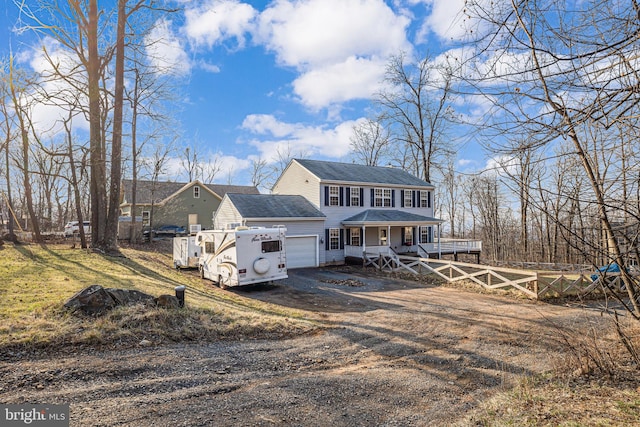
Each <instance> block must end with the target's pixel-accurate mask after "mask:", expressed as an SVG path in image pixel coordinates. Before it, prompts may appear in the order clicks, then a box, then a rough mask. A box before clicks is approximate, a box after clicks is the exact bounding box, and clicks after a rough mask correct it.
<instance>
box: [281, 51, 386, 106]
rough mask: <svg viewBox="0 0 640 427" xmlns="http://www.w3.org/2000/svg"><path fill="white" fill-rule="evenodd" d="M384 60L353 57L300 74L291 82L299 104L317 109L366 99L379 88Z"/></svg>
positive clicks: (382, 75)
mask: <svg viewBox="0 0 640 427" xmlns="http://www.w3.org/2000/svg"><path fill="white" fill-rule="evenodd" d="M385 64H386V62H385V61H381V60H379V59H364V58H355V57H353V56H351V57H349V58H347V59H346V61H344V62H340V63H335V64H331V65H328V66H326V67H320V68H316V69H313V70H310V71H308V72H306V73H303V74H302V75H301V76H300V77H298V78H297V79H296V80H295V81H294V82H293V90H294V93H295V94H296V95H297V96H298V97H299V98H300V100H301V102H302V103H303V104H304V105H306V106H308V107H310V108H312V109H319V108H322V107H325V106H327V105H331V104H334V103H341V102H345V101H349V100H352V99H358V98H360V99H367V98H370V97H371V95H373V94H374V93H375V92H376V91H378V89H379V88H380V83H381V82H382V79H383V77H384V70H385V68H384V67H385Z"/></svg>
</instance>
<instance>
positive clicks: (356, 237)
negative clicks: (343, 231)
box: [349, 228, 361, 246]
mask: <svg viewBox="0 0 640 427" xmlns="http://www.w3.org/2000/svg"><path fill="white" fill-rule="evenodd" d="M349 244H350V245H351V246H360V244H361V243H360V229H359V228H352V229H351V241H350V242H349Z"/></svg>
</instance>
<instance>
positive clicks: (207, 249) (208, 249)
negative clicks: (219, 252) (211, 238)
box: [204, 242, 216, 254]
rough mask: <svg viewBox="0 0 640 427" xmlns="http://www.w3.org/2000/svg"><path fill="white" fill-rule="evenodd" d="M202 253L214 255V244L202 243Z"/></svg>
mask: <svg viewBox="0 0 640 427" xmlns="http://www.w3.org/2000/svg"><path fill="white" fill-rule="evenodd" d="M204 251H205V252H206V253H208V254H213V253H215V252H216V244H215V242H204Z"/></svg>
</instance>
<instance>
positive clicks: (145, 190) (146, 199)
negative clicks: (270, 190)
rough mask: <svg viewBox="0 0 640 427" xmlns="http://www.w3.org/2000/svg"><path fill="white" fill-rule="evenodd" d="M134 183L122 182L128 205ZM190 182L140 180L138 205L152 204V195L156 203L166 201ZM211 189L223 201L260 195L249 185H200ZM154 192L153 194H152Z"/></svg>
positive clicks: (138, 183)
mask: <svg viewBox="0 0 640 427" xmlns="http://www.w3.org/2000/svg"><path fill="white" fill-rule="evenodd" d="M132 184H133V181H132V180H130V179H124V180H122V191H123V196H124V199H123V200H125V201H126V202H127V203H131V200H132V199H131V195H132ZM187 184H189V183H188V182H155V188H154V182H153V181H145V180H138V182H137V185H136V193H137V196H136V203H140V204H151V201H152V200H151V195H152V194H153V199H154V200H155V202H156V203H157V202H159V201H162V200H165V199H166V198H168V197H170V196H171V195H173V194H175V193H176V192H178V191H180V190H181V189H182V188H183V187H184V186H185V185H187ZM200 185H204V186H205V187H207V188H209V189H210V190H211V191H213V192H214V193H216V194H217V195H218V196H220V198H221V199H222V198H223V197H224V195H225V194H227V193H246V194H260V191H258V189H257V188H256V187H252V186H247V185H222V184H200ZM152 190H153V193H152Z"/></svg>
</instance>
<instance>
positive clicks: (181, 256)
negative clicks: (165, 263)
mask: <svg viewBox="0 0 640 427" xmlns="http://www.w3.org/2000/svg"><path fill="white" fill-rule="evenodd" d="M200 255H201V248H200V245H198V243H197V242H196V236H179V237H174V238H173V266H174V267H175V268H176V269H180V268H198V264H199V261H200Z"/></svg>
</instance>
